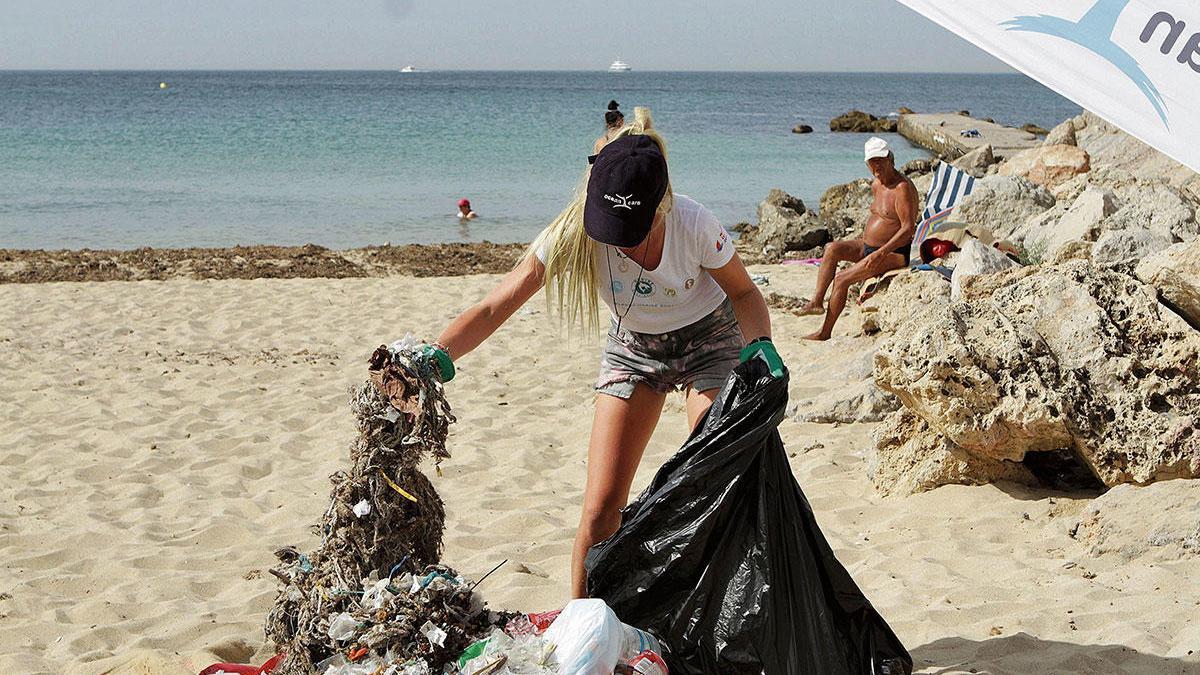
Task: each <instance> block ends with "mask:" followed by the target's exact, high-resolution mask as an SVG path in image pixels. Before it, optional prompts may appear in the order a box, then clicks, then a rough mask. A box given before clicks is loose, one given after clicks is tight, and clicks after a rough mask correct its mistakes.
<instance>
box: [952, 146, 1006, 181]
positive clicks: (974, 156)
mask: <svg viewBox="0 0 1200 675" xmlns="http://www.w3.org/2000/svg"><path fill="white" fill-rule="evenodd" d="M997 161H999V160H997V159H996V156H995V155H994V154H993V152H992V146H990V145H982V146H980V147H978V148H975V149H974V150H972V151H970V152H968V153H967V154H965V155H963V156H962V157H959V158H958V159H956V160H954V161H952V162H951V164H953V165H954V166H956V167H958V168H960V169H962V170H963V171H966V172H967V173H969V174H971V175H972V176H974V177H976V178H983V177H984V176H986V175H987V171H988V167H990V166H991V165H993V164H995V163H996V162H997Z"/></svg>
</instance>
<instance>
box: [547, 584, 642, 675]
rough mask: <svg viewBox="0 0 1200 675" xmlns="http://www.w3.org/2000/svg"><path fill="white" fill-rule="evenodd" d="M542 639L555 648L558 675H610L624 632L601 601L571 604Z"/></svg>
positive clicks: (574, 601) (620, 649)
mask: <svg viewBox="0 0 1200 675" xmlns="http://www.w3.org/2000/svg"><path fill="white" fill-rule="evenodd" d="M543 637H544V638H545V639H546V640H548V641H550V642H553V643H554V644H555V645H556V647H555V650H554V655H555V656H556V657H557V658H558V663H559V666H558V672H559V673H560V675H612V672H613V669H614V668H616V667H617V663H618V662H619V661H620V660H621V653H622V651H623V650H624V643H625V630H624V628H623V626H622V624H621V621H620V619H618V618H617V615H616V614H613V611H612V610H611V609H609V607H608V605H606V604H604V601H603V600H595V599H591V600H572V601H571V602H568V603H567V606H566V607H564V608H563V611H562V613H561V614H559V615H558V617H557V618H556V619H554V623H552V624H550V627H549V628H547V629H546V632H545V633H544V634H543Z"/></svg>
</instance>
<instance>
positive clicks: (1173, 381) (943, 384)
mask: <svg viewBox="0 0 1200 675" xmlns="http://www.w3.org/2000/svg"><path fill="white" fill-rule="evenodd" d="M875 381H876V383H877V384H878V385H879V386H880V387H881V388H882V389H884V390H885V391H890V392H892V393H894V394H895V395H896V397H897V398H898V399H899V400H900V402H901V404H902V405H903V406H904V409H903V410H902V411H900V412H898V413H893V415H892V418H890V419H889V423H888V425H887V426H886V430H887V431H881V435H880V436H879V438H878V450H879V457H878V461H879V463H880V464H881V466H882V468H880V469H879V470H878V471H876V472H875V475H876V476H878V477H880V478H877V482H876V485H877V486H879V487H880V488H881V489H883V490H884V491H895V490H898V489H899V490H903V491H910V492H911V491H915V490H923V489H930V488H932V487H936V486H937V485H939V484H943V482H942V481H945V482H978V481H981V480H989V479H990V478H989V477H991V476H994V475H995V474H996V466H997V465H996V463H997V462H1004V463H1009V464H1012V465H1018V464H1023V465H1024V470H1027V471H1032V472H1033V473H1034V474H1038V470H1037V467H1039V466H1043V465H1044V462H1043V461H1042V459H1043V458H1044V457H1046V456H1056V457H1058V456H1066V457H1069V458H1070V459H1071V460H1072V461H1073V462H1074V463H1075V465H1076V467H1077V468H1080V469H1086V471H1087V472H1088V473H1090V474H1091V475H1093V476H1095V478H1096V479H1098V480H1099V481H1100V482H1102V483H1103V484H1105V485H1110V486H1111V485H1117V484H1121V483H1140V484H1144V483H1150V482H1153V481H1158V480H1166V479H1170V478H1180V477H1189V478H1190V477H1200V433H1197V426H1198V425H1200V334H1198V333H1197V332H1196V331H1193V330H1192V329H1191V328H1190V327H1188V326H1187V325H1186V324H1185V323H1184V322H1183V321H1181V320H1179V319H1178V318H1177V317H1175V316H1174V315H1173V314H1171V313H1170V312H1169V311H1167V310H1166V309H1165V308H1164V307H1163V306H1162V305H1161V304H1159V303H1158V301H1157V299H1156V297H1155V294H1154V291H1153V289H1152V288H1151V287H1149V286H1147V285H1145V284H1142V283H1141V282H1139V281H1138V280H1137V279H1134V278H1133V277H1130V276H1128V275H1125V274H1122V273H1120V272H1118V271H1115V270H1111V269H1105V268H1101V267H1097V266H1094V265H1092V264H1090V263H1087V262H1084V261H1072V262H1069V263H1066V264H1063V265H1059V266H1043V267H1039V268H1021V269H1015V270H1011V271H1008V272H1002V273H999V274H993V275H982V276H977V277H972V278H970V279H968V280H967V281H966V283H964V288H963V300H962V301H961V302H953V303H950V304H949V305H947V306H945V307H943V308H942V309H941V310H940V313H939V314H937V315H933V316H926V317H924V318H923V320H921V321H910V322H908V323H905V324H903V325H902V326H901V327H900V329H899V330H897V332H896V333H895V334H894V335H893V336H892V337H891V338H890V339H889V340H887V341H886V342H885V343H884V344H883V345H882V346H881V347H880V348H879V350H878V351H877V353H876V356H875ZM902 415H906V416H908V419H909V421H908V422H905V421H904V420H903V419H901V418H900V417H897V416H902ZM913 420H916V421H913ZM920 435H926V436H930V437H931V438H919V437H918V436H920ZM900 448H907V450H905V451H904V452H900V450H899V449H900ZM920 448H937V449H938V450H937V453H938V454H939V456H941V457H943V459H942V460H938V462H939V463H940V464H944V463H945V462H948V461H951V459H945V457H946V456H949V457H951V458H952V461H954V462H957V463H959V464H960V466H958V468H956V469H955V470H954V471H952V472H936V471H934V472H930V471H924V470H923V471H924V473H925V474H927V475H929V476H934V478H928V479H927V478H921V479H919V480H918V479H917V478H916V477H915V474H913V472H914V471H916V469H915V468H914V467H917V466H918V465H920V464H921V463H920V462H917V461H915V459H914V457H913V456H911V452H915V451H916V450H917V449H920ZM910 451H911V452H910ZM906 453H908V454H906ZM975 460H978V466H977V467H976V464H975V463H974V462H975ZM893 462H899V463H898V464H895V463H893ZM964 463H965V464H964ZM1012 468H1014V470H1016V468H1017V467H1015V466H1014V467H1012ZM1018 473H1020V472H1019V471H1018ZM881 481H882V484H881Z"/></svg>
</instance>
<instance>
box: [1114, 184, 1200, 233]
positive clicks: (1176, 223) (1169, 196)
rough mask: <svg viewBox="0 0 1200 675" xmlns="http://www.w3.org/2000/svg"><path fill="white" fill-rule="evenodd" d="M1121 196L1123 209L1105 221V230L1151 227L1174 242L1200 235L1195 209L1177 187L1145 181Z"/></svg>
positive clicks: (1151, 229)
mask: <svg viewBox="0 0 1200 675" xmlns="http://www.w3.org/2000/svg"><path fill="white" fill-rule="evenodd" d="M1118 195H1120V196H1122V205H1121V209H1120V210H1119V211H1117V212H1116V213H1114V214H1113V215H1112V217H1111V218H1109V219H1108V220H1107V221H1106V222H1105V223H1104V227H1105V229H1109V230H1127V229H1142V230H1150V231H1152V232H1156V233H1158V234H1160V235H1162V236H1164V237H1168V238H1170V239H1172V240H1173V241H1190V240H1192V239H1195V238H1196V236H1197V234H1200V225H1198V224H1197V222H1196V210H1195V208H1194V207H1193V205H1192V204H1191V203H1190V202H1189V201H1188V200H1187V199H1185V198H1184V196H1183V194H1181V193H1180V192H1179V190H1177V189H1175V188H1172V187H1170V186H1168V185H1164V184H1162V183H1151V182H1144V181H1142V182H1139V183H1137V184H1135V185H1133V186H1129V187H1128V189H1126V190H1122V191H1119V192H1118Z"/></svg>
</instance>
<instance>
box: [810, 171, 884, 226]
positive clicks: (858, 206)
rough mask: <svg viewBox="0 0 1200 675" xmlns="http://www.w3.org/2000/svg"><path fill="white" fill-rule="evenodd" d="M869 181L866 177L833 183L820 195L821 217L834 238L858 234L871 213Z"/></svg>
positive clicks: (871, 198) (872, 197) (871, 196)
mask: <svg viewBox="0 0 1200 675" xmlns="http://www.w3.org/2000/svg"><path fill="white" fill-rule="evenodd" d="M873 199H874V196H873V195H872V193H871V181H870V180H867V179H866V178H860V179H858V180H853V181H850V182H849V183H842V184H840V185H834V186H832V187H830V188H829V189H828V190H826V191H825V193H824V194H823V195H821V201H820V204H819V209H820V214H821V219H822V220H824V221H826V222H827V223H828V224H829V227H830V230H831V232H833V235H834V238H835V239H840V238H843V237H852V236H858V235H859V234H861V233H862V228H863V226H864V225H866V221H867V217H868V216H869V215H870V213H871V202H872V200H873Z"/></svg>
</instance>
